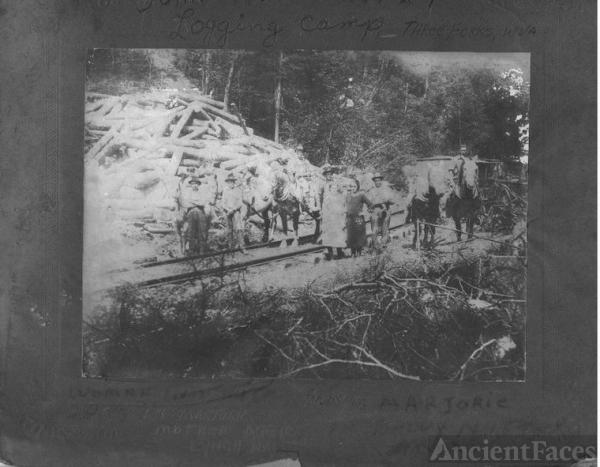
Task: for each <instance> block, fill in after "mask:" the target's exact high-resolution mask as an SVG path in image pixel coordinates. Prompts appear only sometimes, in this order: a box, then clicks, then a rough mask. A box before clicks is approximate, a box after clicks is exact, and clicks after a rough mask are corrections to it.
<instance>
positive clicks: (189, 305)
mask: <svg viewBox="0 0 600 467" xmlns="http://www.w3.org/2000/svg"><path fill="white" fill-rule="evenodd" d="M529 102H530V54H529V53H491V52H489V53H488V52H396V51H352V50H326V51H324V50H293V49H290V50H272V49H263V50H257V51H254V50H253V51H251V50H241V49H236V50H229V49H218V50H216V49H215V50H212V49H124V48H112V49H108V48H103V49H88V50H87V57H86V89H85V121H84V124H85V125H84V127H85V134H83V135H81V138H82V157H83V159H84V178H85V179H84V212H83V225H84V229H83V230H84V239H83V307H82V313H83V346H82V347H83V354H82V374H83V376H84V377H88V378H107V377H110V378H133V379H135V378H209V379H212V378H231V379H233V378H304V379H310V378H313V379H353V380H415V381H454V382H507V383H508V382H523V381H525V380H526V371H525V368H526V323H527V306H526V305H527V209H528V154H529V112H530V104H529Z"/></svg>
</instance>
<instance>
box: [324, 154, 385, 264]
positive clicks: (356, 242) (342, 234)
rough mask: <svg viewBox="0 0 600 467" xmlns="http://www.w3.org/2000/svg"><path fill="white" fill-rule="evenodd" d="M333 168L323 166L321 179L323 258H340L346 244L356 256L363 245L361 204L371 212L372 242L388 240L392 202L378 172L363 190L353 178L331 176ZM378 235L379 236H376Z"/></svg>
mask: <svg viewBox="0 0 600 467" xmlns="http://www.w3.org/2000/svg"><path fill="white" fill-rule="evenodd" d="M333 173H334V169H333V167H331V166H329V165H325V166H324V167H323V175H324V177H325V183H324V184H323V186H322V189H321V206H322V207H321V217H322V224H321V241H322V244H323V245H324V246H326V247H327V250H328V252H327V258H328V259H334V257H335V256H334V249H335V250H336V251H335V252H336V254H337V258H338V259H340V258H343V257H344V256H345V255H344V251H343V250H344V249H345V248H350V251H351V254H352V256H353V257H355V256H360V255H361V254H362V251H363V248H364V247H365V246H367V228H366V227H367V226H366V220H365V217H364V215H363V210H364V207H365V206H366V207H367V208H368V211H369V213H370V214H371V231H372V236H373V246H375V247H377V246H380V245H381V244H384V245H385V244H386V243H387V242H388V241H389V225H390V207H391V205H392V204H393V200H392V192H391V190H390V189H389V188H388V187H387V186H384V185H383V176H382V175H381V174H380V173H375V174H374V175H373V178H372V179H373V182H374V183H375V186H374V187H373V188H371V189H370V190H368V191H367V192H363V191H361V190H360V182H359V181H358V180H357V179H355V178H350V179H348V180H347V181H346V182H345V183H342V182H340V181H335V180H334V179H333ZM379 235H381V239H379Z"/></svg>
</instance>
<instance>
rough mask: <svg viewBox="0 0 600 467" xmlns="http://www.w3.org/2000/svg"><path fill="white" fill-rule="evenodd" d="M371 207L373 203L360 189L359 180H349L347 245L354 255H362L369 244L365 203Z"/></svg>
mask: <svg viewBox="0 0 600 467" xmlns="http://www.w3.org/2000/svg"><path fill="white" fill-rule="evenodd" d="M365 204H366V205H367V207H368V208H371V206H372V205H373V203H371V201H370V200H369V199H368V198H367V197H366V196H365V194H364V193H363V192H362V191H360V183H359V182H358V180H355V179H351V180H350V181H349V182H348V194H347V195H346V231H347V233H348V236H347V245H348V248H350V250H351V251H352V256H360V255H361V254H362V250H363V248H364V247H365V246H366V245H367V226H366V224H365V216H363V215H362V211H363V208H364V205H365Z"/></svg>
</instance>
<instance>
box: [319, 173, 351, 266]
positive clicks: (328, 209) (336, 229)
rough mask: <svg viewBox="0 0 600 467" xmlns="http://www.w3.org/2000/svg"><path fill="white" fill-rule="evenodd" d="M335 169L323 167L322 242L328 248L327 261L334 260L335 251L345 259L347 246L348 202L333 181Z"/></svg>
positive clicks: (338, 256) (340, 188) (339, 257)
mask: <svg viewBox="0 0 600 467" xmlns="http://www.w3.org/2000/svg"><path fill="white" fill-rule="evenodd" d="M333 171H334V170H333V167H331V166H330V165H329V164H326V165H324V166H323V175H324V176H325V183H323V185H322V186H321V196H320V197H321V219H322V220H321V242H322V244H323V245H324V246H326V247H327V255H326V257H325V258H326V259H327V260H332V259H333V249H334V248H336V249H337V258H338V259H341V258H343V257H344V251H343V249H344V248H347V246H346V232H345V231H346V222H345V214H346V202H345V196H344V194H343V190H342V187H341V186H340V185H339V184H338V183H337V182H336V181H334V179H333Z"/></svg>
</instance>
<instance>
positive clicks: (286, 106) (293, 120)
mask: <svg viewBox="0 0 600 467" xmlns="http://www.w3.org/2000/svg"><path fill="white" fill-rule="evenodd" d="M152 54H153V51H151V50H141V49H135V50H127V49H96V50H93V51H91V52H90V54H89V57H88V70H87V71H88V88H89V89H90V90H92V89H93V90H99V91H105V92H111V91H112V92H111V93H112V94H119V93H125V92H128V91H129V92H131V91H133V90H134V89H136V88H137V89H140V90H147V89H150V88H160V87H161V86H164V85H165V80H167V79H170V82H171V83H172V82H174V81H175V82H176V81H177V79H185V81H187V82H188V83H189V84H190V85H191V86H194V87H197V88H198V89H200V90H201V91H203V92H205V93H206V94H211V95H212V97H213V98H216V99H218V100H222V101H225V102H226V103H227V104H228V105H230V104H235V105H236V106H237V108H238V109H239V111H240V112H241V114H242V115H243V116H244V118H245V119H246V122H247V124H248V126H249V127H251V128H253V129H254V131H255V133H256V134H259V135H261V136H264V137H267V138H270V139H274V140H275V141H279V142H281V143H283V144H285V145H287V146H291V147H294V148H298V147H299V146H301V147H302V150H303V152H304V154H305V156H306V157H307V158H308V160H309V161H310V162H312V163H313V164H315V165H322V164H323V163H325V162H329V163H331V164H343V165H346V166H348V167H354V168H357V169H361V170H363V169H364V170H373V169H375V170H379V171H382V172H386V173H387V174H388V176H389V178H390V179H391V180H393V179H397V178H398V177H401V175H400V174H401V171H402V167H403V166H404V165H405V164H407V163H410V162H411V161H413V160H415V159H416V158H423V157H432V156H439V155H451V154H455V153H456V152H457V151H458V148H459V146H460V144H467V145H468V147H469V150H470V151H472V152H473V153H475V154H477V155H478V156H479V157H480V158H490V159H500V160H505V161H513V160H517V159H518V158H519V157H520V156H522V155H524V153H525V152H526V149H525V148H526V147H527V146H526V143H527V139H528V134H527V129H528V126H529V125H528V115H529V83H528V82H527V79H528V73H527V70H522V69H519V68H518V67H515V66H510V65H509V64H505V65H504V66H500V65H498V64H495V65H494V64H491V65H490V64H489V63H488V64H487V65H486V64H481V63H479V64H473V63H471V62H469V61H468V60H467V61H463V62H462V63H461V62H450V61H447V60H437V61H436V60H429V61H428V62H424V65H422V66H420V67H415V66H411V63H410V62H408V61H405V60H404V59H403V56H402V54H401V53H397V52H355V51H309V50H298V51H239V50H238V51H233V50H178V51H172V54H171V59H170V60H167V63H166V64H165V62H164V60H163V61H162V62H161V61H157V60H155V59H153V55H152ZM439 55H442V54H439ZM102 87H104V88H102Z"/></svg>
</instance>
